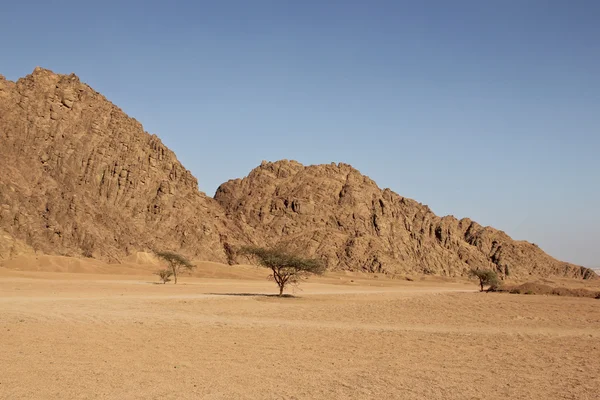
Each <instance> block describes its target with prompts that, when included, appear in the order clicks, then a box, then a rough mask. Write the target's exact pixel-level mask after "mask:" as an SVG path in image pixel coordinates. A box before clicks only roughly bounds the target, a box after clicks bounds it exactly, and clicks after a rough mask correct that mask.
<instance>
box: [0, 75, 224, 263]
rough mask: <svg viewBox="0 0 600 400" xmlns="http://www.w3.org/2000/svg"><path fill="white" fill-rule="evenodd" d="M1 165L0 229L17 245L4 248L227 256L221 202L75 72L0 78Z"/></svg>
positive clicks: (116, 255) (113, 255) (112, 256)
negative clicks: (157, 250) (202, 189)
mask: <svg viewBox="0 0 600 400" xmlns="http://www.w3.org/2000/svg"><path fill="white" fill-rule="evenodd" d="M0 169H1V171H2V173H1V174H0V232H4V234H5V235H6V234H8V235H11V236H12V237H13V238H14V239H15V240H16V241H18V243H19V244H20V247H19V246H17V247H15V246H12V247H11V248H14V250H12V251H13V252H19V251H20V250H18V248H23V245H22V244H24V245H25V246H29V247H30V248H32V249H33V250H34V251H41V252H44V253H48V254H61V255H69V256H89V257H98V258H103V259H108V260H113V261H118V260H119V259H120V258H121V257H123V256H125V255H127V254H129V253H132V252H134V251H138V250H150V249H153V248H160V249H164V248H170V249H176V250H182V251H184V252H185V253H187V254H189V255H193V256H200V257H204V258H207V259H211V260H216V261H226V259H227V258H226V253H225V250H224V243H225V241H226V237H227V233H229V232H230V229H229V228H228V227H227V226H226V225H227V221H226V219H225V217H224V213H223V211H222V209H221V207H220V206H219V205H218V204H217V203H216V202H215V201H214V200H213V199H212V198H209V197H207V196H205V195H204V194H203V193H200V192H199V191H198V184H197V181H196V178H194V177H193V176H192V174H191V173H190V172H189V171H188V170H186V169H185V168H184V167H183V166H182V165H181V164H180V163H179V162H178V161H177V158H176V157H175V154H174V153H173V152H171V151H170V150H169V149H167V148H166V147H165V146H164V145H163V144H162V143H161V141H160V140H159V139H158V138H157V137H156V136H154V135H149V134H148V133H146V132H144V130H143V128H142V126H141V124H140V123H138V122H137V121H136V120H134V119H132V118H129V117H128V116H127V115H125V114H124V113H123V112H122V111H121V110H120V109H119V108H117V107H116V106H114V105H113V104H111V103H110V102H109V101H107V100H106V99H105V98H104V97H103V96H102V95H100V94H99V93H97V92H95V91H94V90H93V89H91V88H90V87H89V86H87V85H85V84H82V83H81V82H80V81H79V79H78V78H77V77H76V76H74V75H70V76H65V75H58V74H54V73H52V72H51V71H48V70H44V69H40V68H36V70H35V71H34V72H33V74H31V75H29V76H27V77H26V78H23V79H20V80H18V81H17V82H15V83H13V82H10V81H7V80H5V79H4V78H0ZM4 242H5V243H8V242H7V240H4ZM7 246H8V247H10V246H9V245H8V244H5V245H4V247H5V248H6V247H7ZM4 253H5V256H6V251H4Z"/></svg>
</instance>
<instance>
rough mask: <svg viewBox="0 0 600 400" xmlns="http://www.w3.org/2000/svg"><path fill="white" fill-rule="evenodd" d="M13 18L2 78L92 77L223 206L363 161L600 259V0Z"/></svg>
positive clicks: (88, 12) (100, 7)
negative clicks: (274, 169)
mask: <svg viewBox="0 0 600 400" xmlns="http://www.w3.org/2000/svg"><path fill="white" fill-rule="evenodd" d="M25 3H27V4H25ZM0 16H1V22H2V23H0V37H1V38H2V39H1V40H2V42H1V43H2V53H1V54H2V56H1V58H0V73H1V74H3V75H5V76H6V77H7V78H9V79H12V80H16V79H17V78H19V77H21V76H24V75H27V74H29V73H30V72H31V71H32V70H33V68H34V67H35V66H37V65H40V66H43V67H45V68H50V69H52V70H54V71H55V72H59V73H71V72H75V73H76V74H77V75H79V76H80V78H81V79H82V80H83V81H85V82H86V83H88V84H90V85H91V86H92V87H94V88H95V89H96V90H98V91H99V92H101V93H103V94H104V95H105V96H107V97H108V98H109V99H110V100H111V101H112V102H114V103H115V104H117V105H118V106H119V107H121V108H122V109H123V110H124V111H125V112H127V113H128V114H129V115H130V116H132V117H135V118H136V119H138V120H139V121H140V122H142V123H143V124H144V127H145V128H146V130H148V131H149V132H151V133H156V134H157V135H158V136H160V137H161V138H162V139H163V141H164V142H165V143H166V144H167V145H168V146H169V147H170V148H172V149H173V150H174V151H175V152H176V153H177V155H178V157H179V159H180V160H181V161H182V162H183V164H184V165H185V166H186V167H187V168H188V169H190V170H191V171H192V172H193V173H194V175H195V176H196V177H197V178H198V180H199V185H200V189H201V190H202V191H205V192H207V193H208V194H209V195H212V194H213V193H214V191H215V190H216V188H217V187H218V185H219V184H220V183H222V182H224V181H226V180H227V179H230V178H235V177H242V176H245V175H246V174H247V173H248V172H249V171H250V170H251V169H252V168H254V167H255V166H257V165H258V164H260V162H261V160H263V159H265V160H271V161H274V160H278V159H283V158H287V159H295V160H298V161H300V162H302V163H305V164H317V163H329V162H332V161H334V162H346V163H350V164H352V165H353V166H354V167H356V168H358V169H359V170H360V171H361V172H363V173H364V174H366V175H369V176H370V177H371V178H372V179H374V180H375V181H376V182H378V184H379V185H380V186H381V187H382V188H383V187H389V188H391V189H392V190H394V191H396V192H398V193H400V194H401V195H404V196H407V197H411V198H414V199H416V200H418V201H420V202H422V203H425V204H428V205H429V206H430V207H431V208H432V210H433V211H434V212H436V213H437V214H440V215H446V214H452V215H455V216H457V217H459V218H460V217H467V216H468V217H470V218H472V219H474V220H476V221H478V222H480V223H482V224H484V225H492V226H494V227H497V228H499V229H502V230H504V231H506V232H507V233H508V234H510V235H511V236H513V237H514V238H516V239H525V240H529V241H531V242H535V243H537V244H538V245H540V247H542V248H543V249H544V250H546V251H547V252H549V253H550V254H552V255H553V256H555V257H558V258H560V259H563V260H567V261H571V262H576V263H580V264H584V265H589V266H593V265H600V245H599V243H600V207H599V204H600V202H599V200H600V165H599V160H600V157H599V156H598V154H599V152H600V73H599V71H600V24H599V23H598V21H599V20H600V2H597V1H592V0H590V1H584V0H579V1H577V0H575V1H562V0H554V1H552V0H546V1H541V0H540V1H536V0H518V1H516V0H493V1H492V0H490V1H460V0H457V1H452V2H451V1H445V0H444V1H442V0H440V1H420V2H416V1H410V2H409V1H401V0H396V1H377V0H373V1H367V0H365V1H352V0H346V1H334V0H330V1H314V0H303V1H290V0H288V1H286V0H279V1H276V0H271V1H263V0H252V1H242V0H240V1H226V0H224V1H218V2H217V1H210V2H208V1H170V2H166V1H143V2H142V1H123V2H114V1H103V2H91V1H89V2H88V1H80V2H73V1H68V2H67V1H48V0H46V1H29V2H3V3H2V7H1V8H0Z"/></svg>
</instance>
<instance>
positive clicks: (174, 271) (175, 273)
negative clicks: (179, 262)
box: [173, 268, 177, 285]
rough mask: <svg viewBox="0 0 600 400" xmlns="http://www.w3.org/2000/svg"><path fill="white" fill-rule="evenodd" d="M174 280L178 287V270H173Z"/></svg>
mask: <svg viewBox="0 0 600 400" xmlns="http://www.w3.org/2000/svg"><path fill="white" fill-rule="evenodd" d="M173 278H174V281H175V284H176V285H177V268H173Z"/></svg>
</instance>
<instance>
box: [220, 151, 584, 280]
mask: <svg viewBox="0 0 600 400" xmlns="http://www.w3.org/2000/svg"><path fill="white" fill-rule="evenodd" d="M215 198H216V200H217V201H218V202H219V203H220V204H221V205H222V206H223V207H224V208H225V209H226V211H227V214H228V216H229V217H230V218H231V219H233V220H234V221H238V223H239V225H240V228H241V229H246V231H247V233H248V236H249V237H253V238H256V239H257V243H258V244H268V243H285V244H286V245H287V246H290V247H295V248H298V249H301V250H307V251H308V252H309V253H310V254H313V255H316V256H320V257H323V258H325V259H326V260H327V263H328V265H329V266H330V267H331V268H338V269H360V270H364V271H368V272H392V273H393V272H412V273H426V274H438V275H450V276H455V275H465V274H466V273H468V271H469V269H470V268H472V267H485V268H493V269H495V270H497V271H498V272H499V273H500V274H501V275H506V274H509V275H512V276H513V277H526V276H528V275H535V276H548V275H560V276H568V277H576V278H586V277H592V276H593V274H592V272H591V271H589V270H588V269H585V268H583V267H579V266H575V265H571V264H567V263H564V262H560V261H557V260H555V259H553V258H552V257H550V256H548V255H547V254H545V253H544V252H543V251H542V250H541V249H539V248H538V247H537V246H535V245H533V244H530V243H527V242H517V241H514V240H512V239H511V238H510V237H509V236H508V235H506V234H505V233H504V232H501V231H498V230H496V229H493V228H490V227H482V226H480V225H479V224H477V223H475V222H473V221H471V220H469V219H462V220H457V219H456V218H454V217H452V216H447V217H442V218H440V217H438V216H436V215H435V214H433V212H431V210H430V209H429V208H428V207H427V206H425V205H422V204H420V203H418V202H416V201H414V200H410V199H407V198H404V197H402V196H399V195H398V194H396V193H394V192H392V191H391V190H389V189H385V190H381V189H380V188H379V187H378V186H377V185H376V184H375V182H373V181H372V180H371V179H369V178H368V177H366V176H363V175H362V174H360V172H359V171H357V170H356V169H354V168H352V167H351V166H350V165H346V164H337V165H336V164H330V165H312V166H307V167H305V166H303V165H302V164H300V163H298V162H295V161H286V160H284V161H279V162H275V163H267V162H263V164H262V165H261V166H259V167H258V168H256V169H254V170H253V171H252V172H251V173H250V174H249V175H248V176H247V177H246V178H244V179H236V180H231V181H229V182H227V183H224V184H223V185H221V186H220V187H219V189H218V190H217V193H216V195H215Z"/></svg>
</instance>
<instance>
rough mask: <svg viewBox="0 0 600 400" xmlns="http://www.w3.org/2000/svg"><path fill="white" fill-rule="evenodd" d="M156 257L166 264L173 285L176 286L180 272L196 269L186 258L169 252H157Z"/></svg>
mask: <svg viewBox="0 0 600 400" xmlns="http://www.w3.org/2000/svg"><path fill="white" fill-rule="evenodd" d="M156 256H157V257H158V258H161V259H162V260H164V261H166V262H167V264H168V269H169V271H170V272H171V274H172V275H173V280H174V283H175V284H177V276H178V275H179V273H180V272H181V271H183V270H188V271H191V270H193V269H194V268H196V266H195V265H193V264H192V263H190V262H189V261H188V259H187V258H185V257H184V256H182V255H180V254H177V253H173V252H171V251H159V252H157V253H156ZM165 283H166V282H165Z"/></svg>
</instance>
